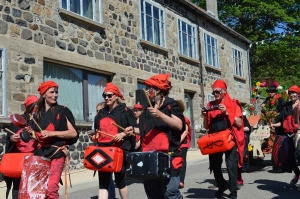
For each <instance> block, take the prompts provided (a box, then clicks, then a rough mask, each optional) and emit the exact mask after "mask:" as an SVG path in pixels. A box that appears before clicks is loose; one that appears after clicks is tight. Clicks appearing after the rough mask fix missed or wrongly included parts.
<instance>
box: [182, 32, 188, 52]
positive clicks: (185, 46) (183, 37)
mask: <svg viewBox="0 0 300 199" xmlns="http://www.w3.org/2000/svg"><path fill="white" fill-rule="evenodd" d="M182 48H183V54H184V55H186V56H188V54H187V53H188V49H187V48H188V44H187V35H186V34H182Z"/></svg>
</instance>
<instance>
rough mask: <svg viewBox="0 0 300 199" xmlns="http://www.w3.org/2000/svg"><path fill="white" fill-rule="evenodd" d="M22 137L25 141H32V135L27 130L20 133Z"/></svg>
mask: <svg viewBox="0 0 300 199" xmlns="http://www.w3.org/2000/svg"><path fill="white" fill-rule="evenodd" d="M20 139H21V140H22V141H23V142H25V143H28V142H29V141H30V136H29V134H28V133H27V132H26V131H22V132H21V133H20Z"/></svg>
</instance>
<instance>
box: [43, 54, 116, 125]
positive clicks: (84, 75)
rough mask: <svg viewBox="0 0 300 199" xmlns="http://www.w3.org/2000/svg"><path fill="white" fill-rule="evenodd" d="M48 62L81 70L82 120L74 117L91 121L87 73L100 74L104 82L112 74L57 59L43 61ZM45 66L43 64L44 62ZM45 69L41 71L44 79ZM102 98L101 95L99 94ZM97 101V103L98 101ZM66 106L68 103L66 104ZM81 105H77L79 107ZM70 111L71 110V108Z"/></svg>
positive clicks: (109, 78)
mask: <svg viewBox="0 0 300 199" xmlns="http://www.w3.org/2000/svg"><path fill="white" fill-rule="evenodd" d="M45 62H47V63H50V64H56V65H59V66H61V67H68V68H74V69H76V70H81V71H82V98H83V102H82V109H83V110H82V114H83V120H77V119H75V121H79V122H92V121H93V119H94V118H90V116H89V115H90V113H89V102H88V101H89V98H88V97H89V93H88V75H90V74H91V75H98V76H102V77H104V78H106V82H107V83H108V82H111V80H112V76H111V75H108V74H104V73H97V72H95V71H91V70H86V69H84V68H82V67H76V66H75V67H74V65H69V64H66V63H64V62H58V61H54V62H53V61H48V60H46V61H44V63H45ZM44 66H45V64H44ZM45 75H46V74H45V71H44V72H43V80H44V81H45ZM101 98H102V96H101ZM100 101H101V100H99V102H100ZM102 101H104V99H102ZM99 102H98V103H99ZM66 106H67V107H68V105H66ZM80 106H81V105H79V107H80ZM95 108H96V107H95ZM71 111H72V110H71Z"/></svg>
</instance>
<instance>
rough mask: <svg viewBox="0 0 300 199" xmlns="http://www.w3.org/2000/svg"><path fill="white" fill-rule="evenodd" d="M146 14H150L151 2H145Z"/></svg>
mask: <svg viewBox="0 0 300 199" xmlns="http://www.w3.org/2000/svg"><path fill="white" fill-rule="evenodd" d="M146 14H147V15H150V16H152V12H151V4H149V3H146Z"/></svg>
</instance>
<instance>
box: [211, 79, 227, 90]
mask: <svg viewBox="0 0 300 199" xmlns="http://www.w3.org/2000/svg"><path fill="white" fill-rule="evenodd" d="M212 87H213V89H215V88H222V89H225V90H227V85H226V83H225V82H224V81H223V80H220V79H218V80H216V81H215V82H214V84H213V86H212Z"/></svg>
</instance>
